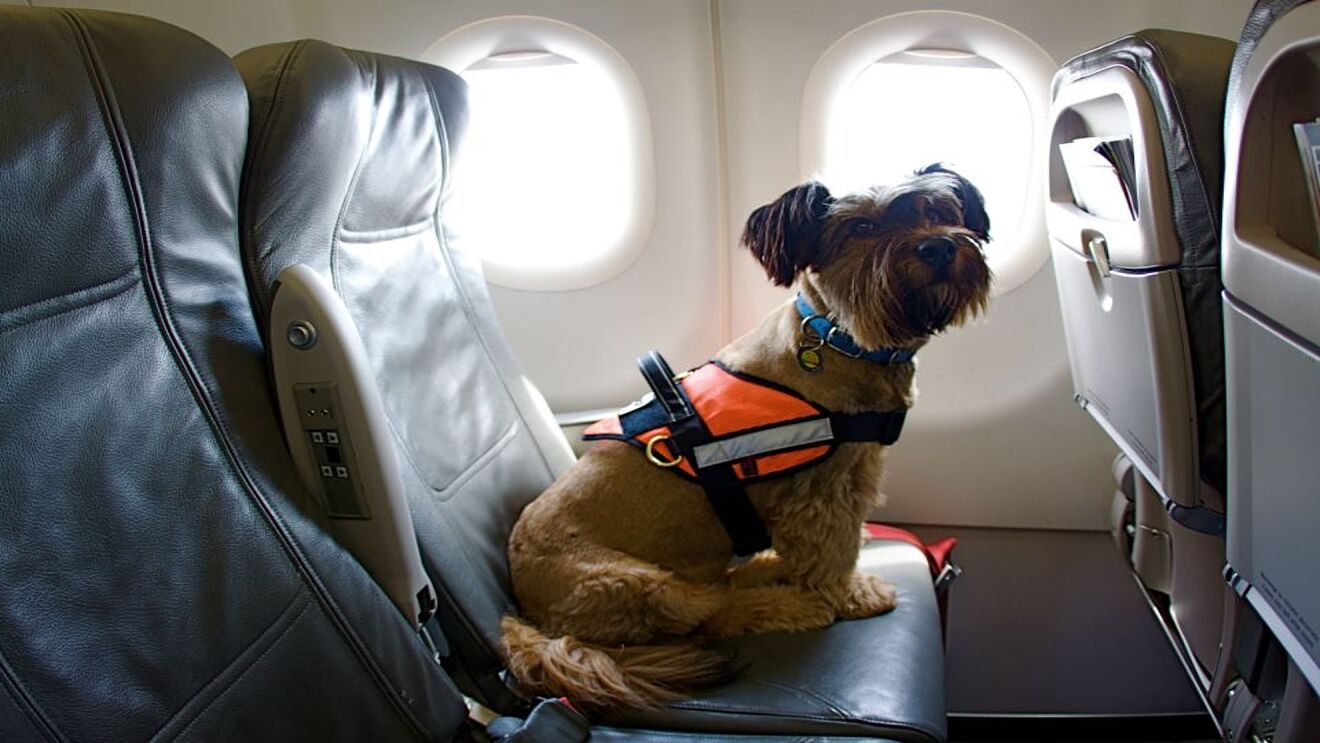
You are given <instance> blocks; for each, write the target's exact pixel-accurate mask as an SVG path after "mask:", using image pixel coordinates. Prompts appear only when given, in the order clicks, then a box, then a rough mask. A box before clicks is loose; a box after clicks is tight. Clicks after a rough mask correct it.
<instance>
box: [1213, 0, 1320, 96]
mask: <svg viewBox="0 0 1320 743" xmlns="http://www.w3.org/2000/svg"><path fill="white" fill-rule="evenodd" d="M1309 2H1311V0H1256V4H1255V5H1254V6H1253V7H1252V8H1251V12H1250V13H1248V14H1247V23H1246V25H1244V26H1243V27H1242V36H1241V37H1240V38H1239V39H1238V45H1237V51H1236V52H1235V53H1234V54H1233V65H1232V68H1231V69H1230V70H1229V73H1228V100H1229V101H1232V100H1234V99H1235V98H1236V97H1237V94H1238V87H1239V86H1241V85H1242V75H1243V73H1245V72H1246V70H1247V62H1249V61H1251V54H1252V52H1254V51H1255V50H1256V45H1257V44H1259V43H1260V40H1261V38H1263V37H1264V36H1265V32H1266V31H1269V30H1270V26H1273V25H1274V22H1275V21H1277V20H1279V19H1280V18H1282V17H1283V16H1285V15H1287V14H1288V12H1289V11H1291V10H1293V9H1294V8H1296V7H1298V6H1300V5H1305V4H1307V3H1309Z"/></svg>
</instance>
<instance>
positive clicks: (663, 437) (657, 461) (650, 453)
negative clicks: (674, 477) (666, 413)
mask: <svg viewBox="0 0 1320 743" xmlns="http://www.w3.org/2000/svg"><path fill="white" fill-rule="evenodd" d="M668 440H669V435H668V434H664V433H662V434H658V435H656V436H652V437H651V440H650V441H647V442H646V458H647V459H648V460H650V462H651V464H654V465H655V466H657V467H664V468H665V469H669V468H670V467H677V466H678V465H680V464H682V463H683V455H682V454H679V455H678V456H677V457H675V458H674V459H673V460H672V461H665V460H663V459H661V458H660V457H657V456H656V454H655V445H656V444H657V443H659V442H661V441H668Z"/></svg>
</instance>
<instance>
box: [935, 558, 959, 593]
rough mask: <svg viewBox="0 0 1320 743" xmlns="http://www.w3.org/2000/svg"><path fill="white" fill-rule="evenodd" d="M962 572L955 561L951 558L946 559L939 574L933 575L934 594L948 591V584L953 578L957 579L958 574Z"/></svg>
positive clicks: (950, 583) (951, 582)
mask: <svg viewBox="0 0 1320 743" xmlns="http://www.w3.org/2000/svg"><path fill="white" fill-rule="evenodd" d="M962 572H963V571H962V568H960V567H958V564H957V563H955V562H954V561H953V560H946V561H945V563H944V567H943V568H942V569H941V570H940V574H939V575H937V576H935V594H936V595H937V596H938V595H941V594H943V593H944V592H946V591H948V590H949V586H950V585H952V584H953V582H954V581H955V580H958V576H960V575H962Z"/></svg>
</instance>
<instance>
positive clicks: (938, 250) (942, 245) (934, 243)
mask: <svg viewBox="0 0 1320 743" xmlns="http://www.w3.org/2000/svg"><path fill="white" fill-rule="evenodd" d="M957 250H958V244H957V243H955V242H954V241H953V238H950V237H935V238H931V239H930V240H927V241H926V242H924V243H922V244H920V245H918V246H917V256H918V257H919V258H921V260H923V261H925V262H926V263H929V264H930V265H932V266H934V267H935V268H946V267H948V265H949V264H950V263H953V254H954V253H955V252H956V251H957Z"/></svg>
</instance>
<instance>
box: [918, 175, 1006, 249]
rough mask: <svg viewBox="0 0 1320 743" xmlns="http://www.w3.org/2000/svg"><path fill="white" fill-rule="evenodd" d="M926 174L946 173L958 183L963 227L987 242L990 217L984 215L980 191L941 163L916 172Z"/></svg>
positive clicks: (983, 199) (983, 204) (983, 203)
mask: <svg viewBox="0 0 1320 743" xmlns="http://www.w3.org/2000/svg"><path fill="white" fill-rule="evenodd" d="M928 173H948V174H949V175H951V176H953V177H954V179H955V180H956V181H958V186H957V194H958V200H959V201H961V202H962V206H963V214H962V217H963V226H964V227H966V228H967V229H969V230H971V231H972V232H974V233H976V236H977V238H979V239H980V240H981V242H985V241H987V240H989V239H990V215H989V214H986V213H985V197H983V196H981V190H980V189H978V188H977V187H976V186H974V185H972V182H971V181H969V180H967V179H966V178H964V177H962V176H961V175H959V174H958V173H956V172H954V171H952V170H949V169H948V168H946V167H944V165H942V164H941V163H931V164H930V165H927V166H926V167H924V168H922V169H921V170H918V171H917V175H926V174H928Z"/></svg>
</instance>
